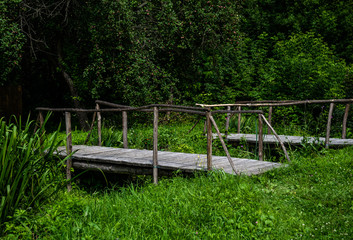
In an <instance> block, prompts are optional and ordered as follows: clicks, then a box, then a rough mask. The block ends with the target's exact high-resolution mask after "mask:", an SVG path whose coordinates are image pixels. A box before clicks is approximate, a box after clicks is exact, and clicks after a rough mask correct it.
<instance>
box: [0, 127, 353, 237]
mask: <svg viewBox="0 0 353 240" xmlns="http://www.w3.org/2000/svg"><path fill="white" fill-rule="evenodd" d="M192 126H193V123H183V124H174V123H169V124H161V125H160V128H159V149H161V150H168V151H182V152H191V153H205V152H206V141H205V136H204V133H203V124H202V123H200V124H198V125H197V126H196V128H195V129H194V130H193V131H191V132H189V130H190V129H191V127H192ZM244 126H248V127H249V126H250V127H249V128H251V124H247V125H244ZM65 136H66V135H65V133H61V134H59V136H58V139H64V138H65ZM85 139H86V133H83V132H80V131H75V132H74V133H73V143H74V144H83V142H84V140H85ZM53 140H54V139H53ZM53 142H56V141H53ZM96 143H97V136H96V133H95V132H93V133H92V137H91V139H90V142H89V144H96ZM121 144H122V143H121V131H119V130H117V129H116V128H104V131H103V145H105V146H121ZM129 146H130V147H131V148H147V149H151V148H152V127H151V126H148V127H146V125H133V126H131V127H130V129H129ZM213 147H214V148H213V152H214V154H217V155H222V154H224V152H223V149H222V148H221V146H220V143H219V141H215V142H214V146H213ZM228 147H229V149H230V151H231V155H232V156H235V157H250V158H252V157H254V156H255V157H256V154H255V153H252V152H251V151H250V148H249V146H247V145H246V144H243V143H241V144H239V145H238V146H237V147H233V146H231V145H228ZM290 155H291V159H292V163H290V164H289V165H288V167H286V168H282V169H277V170H274V171H271V172H268V173H265V174H263V175H261V176H252V177H246V176H231V175H227V174H224V173H223V172H211V173H208V174H207V173H206V174H201V173H198V174H196V175H195V176H193V177H190V176H189V177H185V176H181V175H179V174H175V176H174V177H171V178H163V179H161V180H160V182H159V185H158V186H155V185H153V184H151V179H150V178H149V177H137V178H135V180H136V179H137V180H138V181H133V182H130V184H128V185H126V184H125V185H124V186H122V185H118V184H116V185H115V186H114V187H112V188H111V187H110V188H105V190H99V191H98V190H95V191H93V192H92V189H88V190H87V187H85V186H83V185H80V184H78V185H74V190H73V192H72V193H70V194H69V193H67V192H66V191H65V190H62V191H61V192H59V194H58V195H56V196H55V198H54V197H52V198H48V199H47V200H49V201H48V203H47V204H46V205H44V206H43V205H42V206H41V208H39V209H38V208H37V209H31V208H26V207H18V208H17V210H16V211H15V213H14V215H13V216H12V217H10V221H8V222H5V223H3V224H2V226H3V229H5V232H4V233H3V235H2V236H3V238H4V239H29V238H31V239H33V238H35V239H302V238H304V239H309V238H310V239H350V238H351V235H352V234H353V224H352V222H353V207H352V205H353V188H352V186H353V185H352V183H353V178H352V174H353V161H352V160H353V157H352V156H353V148H345V149H342V150H329V151H327V150H324V149H322V148H317V147H316V146H314V145H310V144H303V148H301V149H296V150H292V151H291V153H290ZM269 157H271V156H269ZM99 186H101V185H98V184H97V185H96V186H95V188H93V189H97V187H99ZM0 236H1V235H0Z"/></svg>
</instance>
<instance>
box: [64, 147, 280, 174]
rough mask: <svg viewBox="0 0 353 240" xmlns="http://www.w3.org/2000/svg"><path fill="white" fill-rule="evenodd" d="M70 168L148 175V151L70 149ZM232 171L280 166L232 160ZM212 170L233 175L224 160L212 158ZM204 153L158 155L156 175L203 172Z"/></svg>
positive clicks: (254, 172)
mask: <svg viewBox="0 0 353 240" xmlns="http://www.w3.org/2000/svg"><path fill="white" fill-rule="evenodd" d="M73 151H74V154H73V158H72V159H73V167H74V168H77V169H101V170H102V171H105V172H112V173H129V174H152V156H153V152H152V151H151V150H138V149H123V148H111V147H98V146H84V145H77V146H73ZM59 154H60V155H61V156H66V153H65V147H60V148H59ZM232 160H233V162H234V165H235V168H236V170H237V171H238V172H239V173H241V174H246V175H252V174H260V173H263V172H265V171H268V170H270V169H273V168H277V167H280V166H282V164H281V163H274V162H266V161H258V160H252V159H243V158H232ZM212 164H213V169H222V170H224V171H225V172H226V173H229V174H234V172H233V171H232V168H231V166H230V164H229V162H228V159H227V157H222V156H213V157H212ZM206 165H207V155H206V154H191V153H177V152H165V151H159V152H158V169H159V172H160V174H164V173H168V172H169V173H170V172H171V171H176V170H181V171H183V172H194V171H205V170H206Z"/></svg>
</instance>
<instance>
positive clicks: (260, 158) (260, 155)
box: [258, 114, 264, 161]
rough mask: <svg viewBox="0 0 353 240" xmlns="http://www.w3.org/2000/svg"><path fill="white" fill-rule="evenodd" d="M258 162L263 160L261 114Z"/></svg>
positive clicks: (260, 120)
mask: <svg viewBox="0 0 353 240" xmlns="http://www.w3.org/2000/svg"><path fill="white" fill-rule="evenodd" d="M258 117H259V160H260V161H263V160H264V140H263V138H264V135H263V122H262V117H261V114H259V116H258Z"/></svg>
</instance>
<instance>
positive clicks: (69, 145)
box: [65, 112, 72, 192]
mask: <svg viewBox="0 0 353 240" xmlns="http://www.w3.org/2000/svg"><path fill="white" fill-rule="evenodd" d="M65 125H66V154H67V156H69V155H70V154H71V152H72V136H71V113H70V112H65ZM71 168H72V157H71V156H70V157H69V158H68V159H67V160H66V180H67V181H68V183H67V191H68V192H70V191H71V189H72V186H71Z"/></svg>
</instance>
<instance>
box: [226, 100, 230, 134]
mask: <svg viewBox="0 0 353 240" xmlns="http://www.w3.org/2000/svg"><path fill="white" fill-rule="evenodd" d="M227 110H228V111H230V106H227ZM229 121H230V113H227V119H226V132H225V133H226V136H228V129H229Z"/></svg>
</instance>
